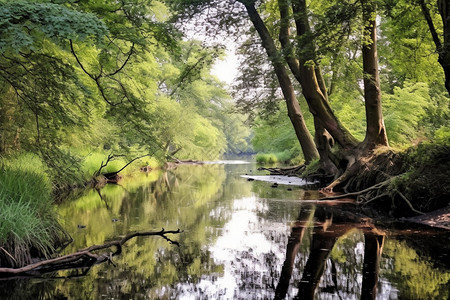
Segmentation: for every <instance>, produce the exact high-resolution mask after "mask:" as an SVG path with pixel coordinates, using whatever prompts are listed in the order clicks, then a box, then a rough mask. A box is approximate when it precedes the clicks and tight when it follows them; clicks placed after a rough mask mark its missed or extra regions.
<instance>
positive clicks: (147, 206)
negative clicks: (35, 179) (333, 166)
mask: <svg viewBox="0 0 450 300" xmlns="http://www.w3.org/2000/svg"><path fill="white" fill-rule="evenodd" d="M255 169H256V167H255V166H254V165H253V164H243V163H238V162H234V163H232V164H226V163H220V164H207V165H196V166H191V165H190V166H188V165H186V166H180V167H178V168H177V169H174V170H170V171H167V172H164V173H163V172H152V173H149V174H140V175H136V176H135V177H133V178H130V179H127V180H126V181H124V182H122V183H121V184H120V185H108V186H107V187H105V188H104V189H102V190H101V191H100V192H97V191H95V190H89V191H85V192H84V193H83V194H81V195H78V196H77V197H73V199H67V200H66V201H64V202H63V203H62V204H61V205H59V206H58V211H59V213H60V215H61V221H62V222H63V224H64V227H65V228H66V229H67V231H68V232H69V233H70V234H71V236H72V237H73V239H74V242H73V243H72V244H71V245H69V247H68V248H67V249H65V251H64V253H70V252H74V251H76V250H77V249H81V248H84V247H87V246H91V245H94V244H103V243H105V242H107V241H110V240H116V239H119V238H120V237H122V236H124V235H126V234H127V233H130V232H133V231H149V230H160V229H161V228H165V229H167V230H175V229H178V228H180V229H181V230H183V231H184V232H183V233H181V234H178V235H171V236H170V237H171V238H172V239H173V240H176V241H178V242H179V243H180V246H179V247H177V246H176V245H171V244H169V243H168V242H167V241H165V240H164V239H162V238H160V237H157V236H154V237H139V238H136V239H132V240H130V241H129V242H128V243H127V244H125V246H124V248H123V252H122V254H120V255H119V256H115V257H114V258H113V261H114V263H115V264H116V266H114V265H112V264H108V263H104V264H100V265H96V266H94V267H92V268H91V269H90V270H85V271H86V272H84V273H83V270H69V271H61V272H59V273H55V274H49V275H48V276H45V277H44V278H21V279H14V280H0V295H1V296H0V298H2V299H3V298H5V299H274V298H285V299H293V298H295V297H298V298H299V299H313V298H314V299H361V298H364V299H368V298H376V299H448V298H449V293H450V292H449V282H450V268H449V265H448V263H446V261H447V260H448V252H447V251H448V249H449V234H448V232H442V231H431V230H417V229H412V228H403V229H401V230H400V229H395V230H394V229H390V230H386V229H385V228H383V227H380V226H379V225H377V226H375V225H372V222H371V221H370V220H366V219H363V220H361V219H355V218H354V217H353V216H351V215H349V214H347V213H345V212H344V211H341V210H340V209H339V207H330V206H323V205H322V206H317V205H316V204H315V203H314V201H305V200H314V199H317V198H318V197H319V194H318V192H317V191H314V190H308V189H306V188H304V187H303V188H301V187H299V186H295V185H293V184H294V183H293V182H291V183H290V185H282V184H280V185H278V187H277V188H274V187H271V185H272V183H270V182H262V181H248V180H247V179H246V178H243V177H242V175H245V174H257V173H258V174H259V175H261V173H260V172H257V171H255ZM116 220H117V221H116ZM78 225H83V226H86V227H84V228H79V227H80V226H78ZM375 275H378V276H375Z"/></svg>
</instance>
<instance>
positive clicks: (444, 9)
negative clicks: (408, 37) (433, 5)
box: [419, 0, 450, 95]
mask: <svg viewBox="0 0 450 300" xmlns="http://www.w3.org/2000/svg"><path fill="white" fill-rule="evenodd" d="M419 5H420V8H421V10H422V14H423V16H424V18H425V20H426V21H427V24H428V27H429V28H430V33H431V36H432V38H433V42H434V44H435V46H436V52H437V53H438V55H439V56H438V62H439V63H440V64H441V66H442V68H443V69H444V75H445V88H446V89H447V92H448V93H449V95H450V15H449V11H450V3H449V1H448V0H438V1H437V6H438V10H439V14H440V15H441V18H442V25H443V28H444V44H442V42H441V39H440V38H439V34H438V32H437V30H436V27H435V26H434V23H433V19H432V18H431V15H430V10H429V9H428V7H427V4H426V3H425V1H424V0H420V1H419Z"/></svg>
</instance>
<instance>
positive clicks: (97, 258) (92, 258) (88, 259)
mask: <svg viewBox="0 0 450 300" xmlns="http://www.w3.org/2000/svg"><path fill="white" fill-rule="evenodd" d="M181 232H182V231H180V229H178V230H164V228H163V229H162V230H161V231H146V232H134V233H131V234H128V235H127V236H125V237H124V238H122V239H120V240H116V241H111V242H108V243H105V244H103V245H94V246H91V247H88V248H85V249H82V250H80V251H78V252H75V253H71V254H67V255H64V256H61V257H56V258H52V259H47V260H43V261H40V262H37V263H34V264H29V265H26V266H24V267H21V268H0V276H1V277H5V276H8V277H9V276H14V275H29V274H30V273H38V274H44V273H48V272H55V271H60V270H67V269H80V268H90V267H92V266H93V265H95V264H99V263H103V262H106V261H107V262H110V263H112V264H113V265H114V266H115V264H114V263H113V261H112V257H113V256H115V255H118V254H120V253H121V252H122V246H123V245H124V244H125V243H126V242H127V241H128V240H130V239H132V238H134V237H138V236H154V235H158V236H161V237H162V238H164V239H165V240H166V241H168V242H169V243H171V244H175V245H177V246H179V244H178V242H176V241H173V240H172V239H170V238H168V237H167V234H178V233H181ZM113 246H115V247H116V250H115V251H114V252H112V251H109V252H106V253H103V254H94V253H93V251H98V250H102V249H107V248H111V247H113Z"/></svg>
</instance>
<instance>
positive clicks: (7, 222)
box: [0, 154, 67, 266]
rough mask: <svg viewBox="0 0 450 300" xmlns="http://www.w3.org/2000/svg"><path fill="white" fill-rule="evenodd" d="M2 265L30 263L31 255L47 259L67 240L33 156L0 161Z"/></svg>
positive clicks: (47, 182) (44, 176) (44, 177)
mask: <svg viewBox="0 0 450 300" xmlns="http://www.w3.org/2000/svg"><path fill="white" fill-rule="evenodd" d="M0 163H1V166H0V171H1V172H0V220H2V221H1V222H0V246H1V247H3V248H4V249H6V251H7V252H8V253H10V254H11V255H12V256H13V257H14V261H12V260H11V259H10V257H8V256H6V255H4V254H3V253H2V255H0V265H10V264H12V265H15V266H22V265H24V264H26V263H30V260H31V254H30V251H31V250H32V249H34V250H35V251H37V252H38V253H39V255H42V256H45V257H48V256H49V255H50V254H52V253H53V252H54V250H55V246H57V245H58V243H61V242H62V241H63V240H64V239H65V238H67V237H66V236H65V233H64V231H63V230H62V228H61V227H60V225H59V223H58V220H57V216H56V214H55V212H54V207H53V206H52V197H51V185H50V181H49V179H48V177H47V176H46V174H45V172H44V166H43V165H42V163H41V162H40V160H39V159H38V158H37V157H36V156H33V155H30V154H24V155H21V156H18V157H15V158H11V157H9V158H7V159H6V158H2V160H1V161H0Z"/></svg>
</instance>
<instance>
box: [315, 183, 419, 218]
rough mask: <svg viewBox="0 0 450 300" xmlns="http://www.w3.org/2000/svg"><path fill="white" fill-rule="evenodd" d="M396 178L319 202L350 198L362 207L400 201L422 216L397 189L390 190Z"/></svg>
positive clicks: (325, 198) (324, 198)
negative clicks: (386, 201)
mask: <svg viewBox="0 0 450 300" xmlns="http://www.w3.org/2000/svg"><path fill="white" fill-rule="evenodd" d="M397 178H398V176H394V177H390V178H389V179H387V180H385V181H382V182H379V183H377V184H374V185H372V186H370V187H368V188H366V189H363V190H361V191H357V192H351V193H346V194H341V195H335V196H328V197H323V198H321V199H320V200H336V199H342V198H351V197H356V203H358V204H360V205H362V206H364V205H367V204H369V203H371V202H374V201H375V200H380V199H383V200H384V199H387V198H390V199H392V201H393V199H398V198H400V199H402V200H403V201H404V202H405V203H406V204H407V205H408V207H409V208H410V209H411V211H413V212H414V213H416V214H421V215H423V214H424V213H423V212H421V211H419V210H417V209H415V208H414V206H413V205H412V204H411V201H410V200H409V199H408V198H406V197H405V195H403V193H401V192H400V191H399V190H398V189H396V188H392V182H393V181H394V180H395V179H397Z"/></svg>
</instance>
